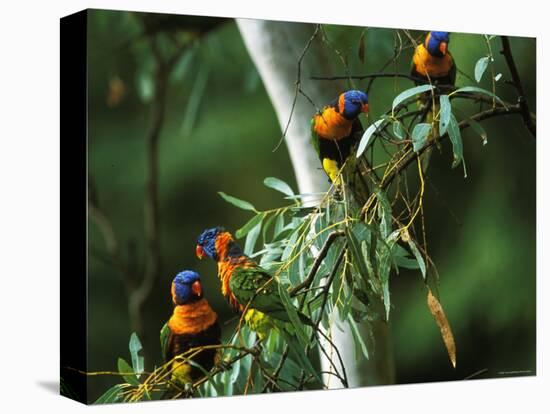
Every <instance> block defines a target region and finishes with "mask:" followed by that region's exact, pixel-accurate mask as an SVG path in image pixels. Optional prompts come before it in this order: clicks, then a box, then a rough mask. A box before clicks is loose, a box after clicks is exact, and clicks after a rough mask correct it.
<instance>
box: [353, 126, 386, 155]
mask: <svg viewBox="0 0 550 414" xmlns="http://www.w3.org/2000/svg"><path fill="white" fill-rule="evenodd" d="M385 121H386V119H379V120H378V121H376V122H373V123H372V124H371V125H370V126H369V127H368V128H367V130H366V131H365V133H364V134H363V136H362V137H361V141H360V142H359V146H358V147H357V155H356V157H357V158H359V157H360V156H361V155H362V154H363V152H365V150H366V149H367V147H368V145H369V144H370V142H371V138H372V136H373V135H374V133H375V132H376V131H378V129H379V127H380V126H381V125H382V123H383V122H385Z"/></svg>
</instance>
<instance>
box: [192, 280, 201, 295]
mask: <svg viewBox="0 0 550 414" xmlns="http://www.w3.org/2000/svg"><path fill="white" fill-rule="evenodd" d="M191 291H192V292H193V293H194V294H195V295H197V296H202V286H201V282H199V281H198V280H197V281H196V282H195V283H193V284H192V285H191Z"/></svg>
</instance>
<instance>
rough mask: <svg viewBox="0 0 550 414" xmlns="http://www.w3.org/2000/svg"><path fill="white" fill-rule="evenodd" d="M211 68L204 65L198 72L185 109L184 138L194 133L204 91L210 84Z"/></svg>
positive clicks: (182, 127) (182, 130) (182, 126)
mask: <svg viewBox="0 0 550 414" xmlns="http://www.w3.org/2000/svg"><path fill="white" fill-rule="evenodd" d="M208 68H209V66H208V65H202V67H201V69H200V70H198V71H197V72H198V73H197V77H196V79H195V81H194V82H193V87H192V88H191V93H190V95H189V100H188V101H187V106H186V108H185V115H184V116H183V123H182V125H181V132H182V134H183V135H184V136H189V135H190V134H191V133H192V132H193V126H194V125H195V122H196V120H197V116H198V115H199V113H200V111H199V109H200V105H201V101H202V100H203V97H204V90H205V88H206V85H207V83H208V74H209V69H208Z"/></svg>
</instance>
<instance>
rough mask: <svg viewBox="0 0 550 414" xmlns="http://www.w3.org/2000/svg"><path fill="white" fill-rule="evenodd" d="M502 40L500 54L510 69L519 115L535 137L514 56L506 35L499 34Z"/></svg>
mask: <svg viewBox="0 0 550 414" xmlns="http://www.w3.org/2000/svg"><path fill="white" fill-rule="evenodd" d="M500 40H501V41H502V50H501V52H500V53H501V54H502V55H504V58H505V59H506V64H507V65H508V68H509V69H510V74H511V75H512V85H514V87H515V88H516V91H517V93H518V105H519V107H520V109H521V116H522V117H523V123H524V124H525V126H526V127H527V129H528V130H529V132H530V133H531V135H532V136H533V138H536V137H537V127H536V125H535V122H534V121H533V116H532V114H531V111H530V110H529V105H528V104H527V97H526V95H525V90H524V89H523V84H522V82H521V77H520V76H519V72H518V69H517V67H516V62H515V61H514V56H513V55H512V49H511V48H510V40H509V39H508V36H500Z"/></svg>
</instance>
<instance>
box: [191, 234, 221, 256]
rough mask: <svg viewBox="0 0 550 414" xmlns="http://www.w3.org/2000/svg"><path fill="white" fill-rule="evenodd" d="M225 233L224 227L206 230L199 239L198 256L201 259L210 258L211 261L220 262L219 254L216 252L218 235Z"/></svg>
mask: <svg viewBox="0 0 550 414" xmlns="http://www.w3.org/2000/svg"><path fill="white" fill-rule="evenodd" d="M224 232H225V229H224V228H223V227H213V228H211V229H206V230H205V231H203V232H202V233H201V235H200V236H199V238H198V239H197V248H196V254H197V257H198V258H199V259H202V258H203V257H204V256H208V257H210V258H211V259H214V260H216V261H217V260H218V252H217V251H216V239H217V238H218V235H220V234H222V233H224Z"/></svg>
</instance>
